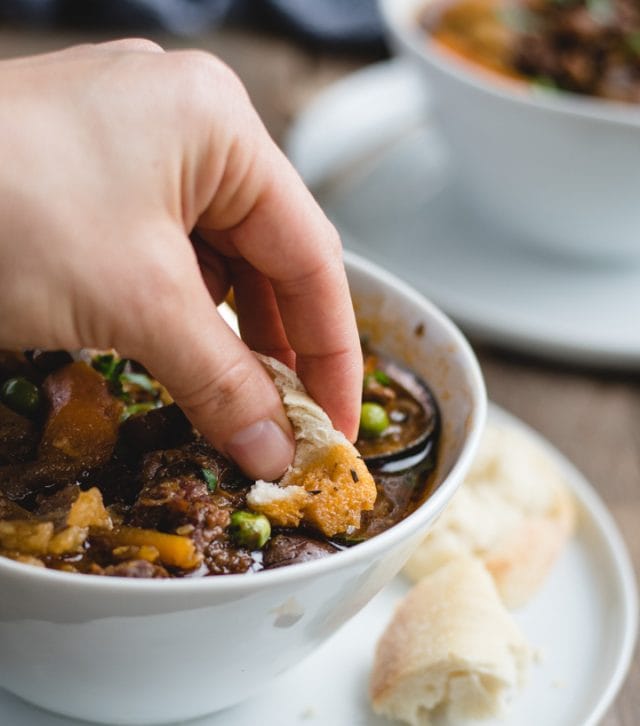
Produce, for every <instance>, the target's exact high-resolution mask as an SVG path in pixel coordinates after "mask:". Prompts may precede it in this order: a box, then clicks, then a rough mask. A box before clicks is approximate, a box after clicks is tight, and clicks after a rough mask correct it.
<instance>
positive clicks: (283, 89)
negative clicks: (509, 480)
mask: <svg viewBox="0 0 640 726" xmlns="http://www.w3.org/2000/svg"><path fill="white" fill-rule="evenodd" d="M155 39H156V40H158V41H159V42H160V43H162V44H163V45H164V46H165V47H167V48H169V47H187V46H192V47H200V48H205V49H207V50H211V51H213V52H216V53H217V54H218V55H220V56H221V57H222V58H223V59H224V60H226V61H227V62H228V63H229V64H230V65H231V66H232V67H233V68H234V69H235V70H236V72H237V73H238V74H239V76H240V77H241V78H242V80H243V81H244V83H245V84H246V86H247V88H248V90H249V93H250V95H251V97H252V99H253V102H254V104H255V106H256V108H257V109H258V111H259V112H260V114H261V115H262V117H263V119H264V122H265V124H266V126H267V128H268V129H269V130H270V132H271V133H272V135H273V136H274V138H275V139H276V140H278V139H280V138H281V137H282V134H283V132H284V131H285V129H286V128H287V126H288V125H289V123H290V122H291V121H292V119H293V118H294V117H295V114H296V113H297V111H298V110H299V109H301V108H302V107H303V106H304V105H305V103H307V102H308V101H309V100H310V99H311V98H312V97H313V96H314V94H315V93H317V92H318V91H319V90H320V89H322V88H323V87H325V86H326V85H327V84H329V83H331V82H332V81H333V80H336V79H337V78H339V77H341V76H343V75H344V74H346V73H348V72H350V71H353V70H355V69H356V68H358V67H360V66H361V65H363V64H364V63H366V62H369V61H371V60H373V59H371V58H364V57H359V58H354V57H349V56H344V55H342V56H338V55H334V54H327V53H318V52H310V51H309V50H308V49H305V48H303V47H301V46H300V45H296V44H293V43H291V42H290V41H288V40H285V39H282V38H277V37H274V36H264V35H259V34H256V33H249V32H246V31H241V30H235V29H233V30H229V29H226V30H221V31H217V32H215V33H211V34H207V35H205V36H203V37H199V38H196V39H191V40H188V41H187V40H182V39H175V38H166V37H157V38H155ZM87 40H98V38H94V37H91V38H88V37H87V36H86V34H84V35H81V34H77V33H76V34H72V33H56V34H50V33H34V32H23V31H17V30H13V29H6V28H5V29H3V28H0V57H11V56H15V55H25V54H29V53H37V52H44V51H48V50H52V49H57V48H60V47H64V46H66V45H70V44H73V43H77V42H86V41H87ZM472 343H473V344H474V347H475V350H476V352H477V354H478V357H479V359H480V363H481V366H482V370H483V372H484V375H485V379H486V382H487V388H488V392H489V396H490V398H491V399H492V400H493V401H495V402H496V403H497V404H499V405H500V406H503V407H504V408H506V409H507V410H509V411H511V412H512V413H514V414H515V415H517V416H519V417H520V418H522V419H523V420H524V421H526V422H527V423H528V424H530V425H531V426H533V427H534V428H536V429H538V430H539V431H540V432H541V433H542V434H543V435H544V436H546V437H547V438H548V439H549V441H551V442H552V443H553V444H554V445H555V446H556V447H557V448H558V449H560V450H561V451H562V452H563V453H564V454H566V455H567V456H568V457H569V459H571V460H572V461H573V462H574V463H575V464H576V465H577V466H578V468H579V469H581V470H582V472H583V473H584V474H585V475H586V477H587V478H588V479H589V480H590V482H591V483H592V484H593V485H594V486H595V487H596V489H597V490H598V491H599V493H600V495H601V496H602V498H603V499H604V500H605V502H606V503H607V506H608V507H609V509H610V510H611V512H612V513H613V516H614V517H615V519H616V520H617V522H618V525H619V526H620V529H621V530H622V533H623V535H624V537H625V539H626V542H627V545H628V547H629V550H630V552H631V556H632V559H633V562H634V565H635V568H636V572H640V471H639V470H640V376H638V375H637V374H635V373H612V372H607V371H593V370H582V369H577V368H573V367H568V366H559V365H556V364H549V363H545V362H541V361H538V360H535V359H534V358H531V359H529V358H526V357H523V356H521V355H515V354H512V353H509V352H508V351H504V350H499V349H496V348H493V347H489V346H486V345H483V344H481V343H480V342H479V341H472ZM601 723H602V726H637V724H638V723H640V648H637V649H636V653H635V658H634V661H633V664H632V666H631V670H630V672H629V676H628V678H627V681H626V683H625V685H624V687H623V689H622V690H621V692H620V694H619V696H618V698H617V700H616V702H615V704H614V705H613V706H612V707H611V709H610V710H609V712H608V714H607V715H606V717H605V718H604V719H603V721H602V722H601Z"/></svg>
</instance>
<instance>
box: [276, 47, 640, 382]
mask: <svg viewBox="0 0 640 726" xmlns="http://www.w3.org/2000/svg"><path fill="white" fill-rule="evenodd" d="M429 107H430V102H429V99H428V98H427V97H426V95H425V90H424V80H423V79H422V78H419V77H417V76H415V75H414V71H413V70H412V69H411V68H410V67H409V66H407V65H405V63H404V62H403V61H400V60H393V61H387V62H383V63H378V64H375V65H372V66H369V67H366V68H365V69H363V70H361V71H358V72H356V73H354V74H352V75H350V76H347V77H346V78H344V79H342V80H340V81H338V82H337V83H335V84H333V85H332V86H330V87H329V88H328V89H327V90H325V91H323V92H322V93H321V94H320V95H319V96H317V97H316V98H315V99H314V101H313V102H312V103H311V105H310V106H309V107H307V108H306V110H304V111H303V112H302V114H301V115H300V116H299V117H298V119H297V120H296V122H295V123H294V125H293V127H292V129H291V130H290V133H289V135H288V138H287V143H286V151H287V153H288V155H289V158H290V159H291V160H292V162H293V163H294V165H295V166H296V167H297V169H298V170H299V172H300V173H301V175H302V177H303V179H305V181H306V182H307V183H308V184H309V186H310V187H311V188H312V190H313V191H314V193H315V194H316V197H317V199H318V200H319V202H320V204H321V205H322V206H323V207H324V209H325V211H326V212H327V214H328V216H329V217H330V218H331V219H332V220H333V222H334V223H335V224H336V226H337V227H338V229H339V230H340V232H341V234H342V236H343V241H344V243H345V246H346V247H347V248H350V249H353V250H354V251H356V252H358V253H360V254H361V255H364V256H366V257H368V258H370V259H372V260H374V261H375V262H377V263H379V264H381V265H383V266H385V267H386V268H387V269H390V270H392V271H393V272H395V273H396V274H398V275H399V276H401V277H403V278H405V279H406V280H407V281H408V282H409V283H410V284H411V285H413V286H414V287H416V288H417V289H419V290H420V291H421V292H423V293H424V294H426V295H427V296H428V297H430V298H431V299H432V300H433V301H434V302H435V303H436V304H438V305H439V306H440V307H442V308H443V310H445V311H446V312H447V313H448V314H449V315H451V317H453V318H454V319H455V320H456V321H457V322H458V324H459V325H460V326H461V327H462V328H463V329H464V330H465V331H466V332H467V333H468V334H469V335H471V336H474V337H475V338H476V339H482V340H485V341H488V342H492V343H497V344H500V345H503V346H506V347H510V348H512V349H516V350H519V351H522V352H526V353H529V354H535V355H540V356H545V357H549V358H553V359H556V360H561V361H565V362H573V363H580V364H585V365H597V366H606V367H611V368H634V367H636V366H637V365H638V363H640V326H639V325H638V320H640V267H638V266H628V265H627V266H624V265H615V264H611V265H606V264H600V265H598V264H596V263H595V262H590V261H588V260H582V259H576V258H569V257H560V256H554V255H552V254H545V253H544V252H541V251H539V250H529V249H527V248H526V247H523V246H521V245H519V244H512V243H511V240H510V238H509V234H508V233H506V232H504V231H503V230H501V229H499V228H497V227H496V226H495V225H494V224H493V223H492V222H490V221H489V220H487V219H485V218H484V217H483V216H481V213H478V212H474V211H473V210H472V209H471V208H470V206H469V204H468V203H467V202H466V200H465V197H464V194H463V193H462V192H461V191H459V190H458V188H457V186H456V184H455V181H454V179H455V175H454V174H453V173H452V169H453V165H452V161H451V159H450V157H449V154H448V151H447V148H446V147H445V145H444V144H443V142H442V140H441V138H440V135H439V133H438V129H437V127H436V124H435V122H434V121H433V120H432V119H431V117H430V113H429Z"/></svg>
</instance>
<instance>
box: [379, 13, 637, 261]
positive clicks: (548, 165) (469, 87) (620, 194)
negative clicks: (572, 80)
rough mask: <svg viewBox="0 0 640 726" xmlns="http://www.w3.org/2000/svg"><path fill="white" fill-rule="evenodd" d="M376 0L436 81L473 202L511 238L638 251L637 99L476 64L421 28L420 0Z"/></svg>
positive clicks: (401, 44)
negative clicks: (512, 77) (511, 76)
mask: <svg viewBox="0 0 640 726" xmlns="http://www.w3.org/2000/svg"><path fill="white" fill-rule="evenodd" d="M435 1H439V0H435ZM429 2H432V3H433V2H434V0H429ZM379 4H380V8H381V11H382V15H383V17H384V20H385V24H386V26H387V28H388V30H389V33H390V36H391V39H392V42H393V43H394V46H395V47H396V48H397V50H398V51H399V53H400V54H402V55H406V56H408V57H410V58H411V59H412V60H413V62H414V63H415V64H416V65H417V67H419V68H420V69H421V70H422V72H423V73H424V75H425V77H426V78H427V80H428V83H429V85H430V87H432V88H433V90H434V94H435V106H436V108H435V113H436V115H437V116H438V118H439V120H440V122H441V123H440V125H441V127H442V131H443V133H444V134H445V136H446V137H447V139H448V141H449V144H450V146H451V149H452V151H453V156H454V160H455V164H456V168H457V177H458V183H459V184H460V186H461V188H463V190H464V193H465V194H467V196H468V199H469V201H470V202H471V203H472V205H473V206H474V207H475V208H476V210H478V211H480V213H483V214H487V215H488V217H489V218H490V219H491V220H492V221H493V222H494V223H496V222H497V223H499V224H501V225H502V226H503V227H505V228H506V229H507V230H508V231H510V232H511V233H512V237H513V241H514V242H515V243H523V244H526V245H531V246H533V247H535V246H538V247H540V248H543V249H545V250H553V251H555V252H559V253H561V254H565V255H566V254H568V255H571V256H576V255H580V256H584V257H591V258H594V259H595V258H600V261H601V260H603V259H605V258H607V259H611V260H619V259H625V258H632V257H638V256H640V203H638V189H639V188H640V106H634V105H631V104H622V103H616V102H612V101H606V100H601V99H596V98H588V97H583V96H578V95H576V94H570V93H563V92H548V91H546V92H545V91H544V90H539V91H535V90H533V89H532V88H531V87H529V86H527V85H526V84H524V83H522V84H518V83H514V82H511V83H509V82H505V81H502V80H501V79H500V77H499V76H497V75H495V76H492V75H491V74H490V73H489V72H486V71H483V70H482V69H480V70H478V71H477V72H476V71H475V70H473V69H472V67H471V65H470V64H469V63H464V62H460V63H458V62H456V61H455V60H454V59H453V58H451V57H450V55H448V54H444V53H442V51H439V50H438V47H437V44H436V43H434V42H433V41H430V39H429V38H428V36H427V35H426V33H425V32H424V31H423V30H422V29H421V28H419V26H418V24H417V22H416V18H417V16H418V13H419V11H420V9H422V8H424V7H425V5H427V0H379Z"/></svg>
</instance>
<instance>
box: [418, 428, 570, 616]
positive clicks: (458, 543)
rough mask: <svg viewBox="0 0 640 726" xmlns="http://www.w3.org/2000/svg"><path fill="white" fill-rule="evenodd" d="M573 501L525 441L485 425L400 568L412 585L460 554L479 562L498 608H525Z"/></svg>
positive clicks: (557, 474)
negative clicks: (457, 480) (458, 483)
mask: <svg viewBox="0 0 640 726" xmlns="http://www.w3.org/2000/svg"><path fill="white" fill-rule="evenodd" d="M575 521H576V509H575V503H574V500H573V497H572V496H571V494H570V492H569V490H568V489H567V486H566V483H565V481H564V478H563V475H562V473H561V471H560V470H559V469H558V467H557V466H556V465H555V463H554V462H553V461H551V460H550V459H549V457H548V456H547V455H546V452H544V451H543V450H542V449H541V447H540V446H539V445H538V444H537V443H536V442H535V441H534V440H532V439H531V437H530V436H528V435H527V434H525V433H523V432H522V431H520V430H519V429H516V428H514V427H510V426H498V425H495V424H490V425H489V426H488V427H487V429H486V431H485V433H484V436H483V439H482V441H481V443H480V448H479V454H478V457H477V459H476V461H475V462H474V464H473V466H472V467H471V470H470V472H469V474H468V475H467V478H466V480H465V482H464V484H463V485H462V487H461V488H460V490H459V491H458V492H457V493H456V495H455V496H454V498H453V499H452V501H451V502H450V504H449V507H448V508H447V510H446V511H445V512H444V514H443V515H442V517H441V518H440V520H439V521H438V522H437V523H436V524H435V526H434V527H433V529H432V530H431V531H430V533H429V534H428V535H427V537H426V539H425V540H424V541H423V543H422V544H421V545H420V546H419V547H418V548H417V550H416V551H415V553H414V554H413V555H412V557H411V558H410V559H409V561H408V562H407V564H406V566H405V572H406V574H407V575H408V576H409V577H410V578H411V579H413V580H419V579H420V578H421V577H424V576H425V575H427V574H429V573H430V572H432V571H433V570H434V569H435V568H437V567H438V566H440V565H441V564H442V563H443V562H446V561H447V559H448V558H450V557H452V556H455V555H457V554H460V553H467V554H472V555H474V556H476V557H478V558H480V559H481V560H482V562H483V563H484V564H485V566H486V568H487V569H488V571H489V572H490V573H491V575H492V577H493V578H494V580H495V583H496V586H497V588H498V591H499V593H500V595H501V597H502V599H503V602H504V603H505V604H506V605H507V607H510V608H517V607H520V606H522V605H524V604H525V603H526V602H527V601H528V600H529V599H530V598H531V597H532V596H533V595H534V593H535V592H536V591H537V590H538V588H539V587H540V586H541V585H542V583H543V582H544V580H545V578H546V577H547V574H548V573H549V570H550V569H551V567H552V566H553V563H554V562H555V561H556V559H557V557H558V555H559V554H560V552H561V551H562V549H563V548H564V546H565V545H566V542H567V540H568V539H569V538H570V537H571V535H572V533H573V531H574V528H575Z"/></svg>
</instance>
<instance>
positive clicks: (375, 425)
mask: <svg viewBox="0 0 640 726" xmlns="http://www.w3.org/2000/svg"><path fill="white" fill-rule="evenodd" d="M388 426H389V417H388V416H387V412H386V411H385V410H384V408H382V406H381V405H380V404H379V403H371V402H369V401H368V402H366V403H363V404H362V409H361V411H360V434H361V435H362V436H363V437H364V438H368V439H370V438H375V437H376V436H380V434H381V433H382V432H383V431H384V430H385V429H386V428H387V427H388Z"/></svg>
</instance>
